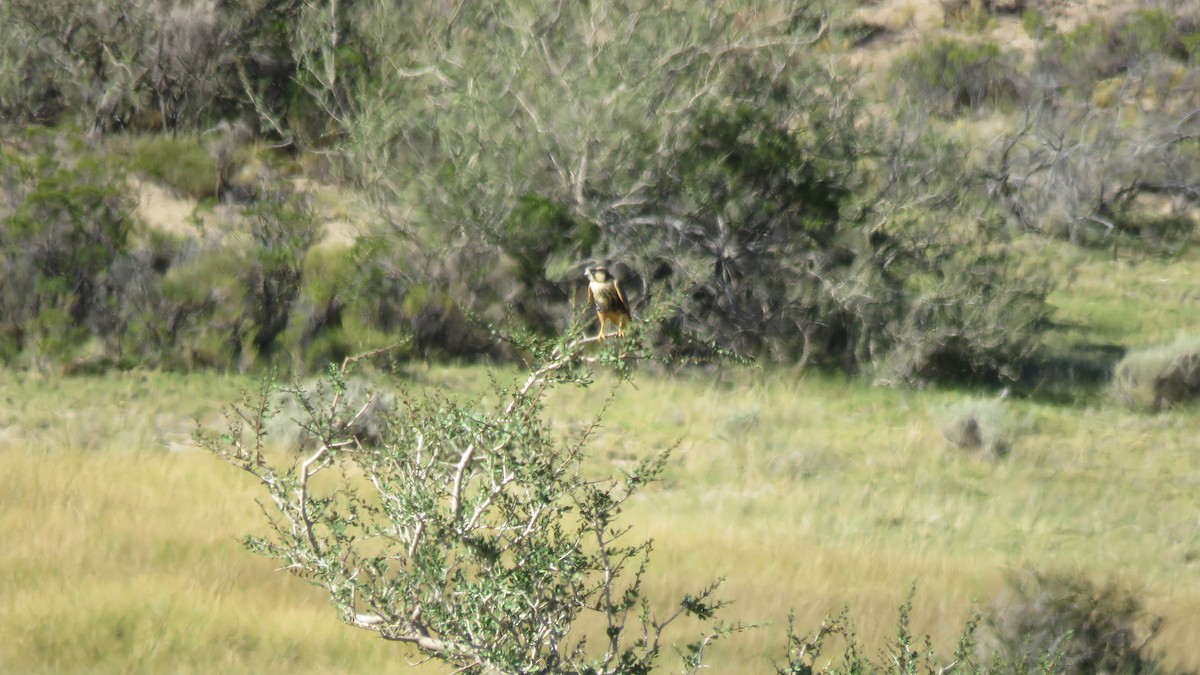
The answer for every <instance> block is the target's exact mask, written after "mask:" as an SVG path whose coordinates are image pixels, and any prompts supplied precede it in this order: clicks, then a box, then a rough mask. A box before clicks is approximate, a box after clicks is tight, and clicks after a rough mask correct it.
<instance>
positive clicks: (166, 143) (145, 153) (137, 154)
mask: <svg viewBox="0 0 1200 675" xmlns="http://www.w3.org/2000/svg"><path fill="white" fill-rule="evenodd" d="M131 154H132V157H131V163H132V166H133V168H134V169H136V170H138V171H140V172H142V173H143V174H145V175H146V176H148V177H150V178H152V179H154V180H156V181H158V182H160V183H163V184H165V185H168V186H170V187H171V188H172V189H174V190H175V191H176V192H178V193H179V194H180V195H183V196H186V197H191V198H192V199H197V200H204V199H215V198H216V197H217V190H218V187H219V185H220V174H219V172H218V169H217V164H216V162H215V161H214V160H213V158H212V156H211V155H210V154H209V151H208V150H206V149H205V148H204V146H203V145H201V144H200V142H199V140H198V139H195V138H188V137H182V136H166V135H156V136H145V137H143V138H140V139H138V140H137V141H136V142H135V143H133V144H132V147H131Z"/></svg>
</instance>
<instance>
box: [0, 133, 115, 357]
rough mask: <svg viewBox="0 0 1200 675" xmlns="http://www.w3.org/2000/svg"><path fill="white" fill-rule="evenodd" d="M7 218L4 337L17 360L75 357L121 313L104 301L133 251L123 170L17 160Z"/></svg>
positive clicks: (85, 162) (91, 161)
mask: <svg viewBox="0 0 1200 675" xmlns="http://www.w3.org/2000/svg"><path fill="white" fill-rule="evenodd" d="M6 159H7V160H8V161H6V162H4V163H3V164H0V173H4V174H5V175H4V176H3V177H0V180H2V181H3V182H5V183H10V184H11V190H10V191H6V194H5V196H7V197H8V202H9V203H8V204H5V205H4V206H5V209H4V210H3V211H0V213H5V212H6V215H4V216H3V221H2V224H3V227H2V228H0V271H2V272H3V274H4V283H2V284H0V331H2V332H3V333H4V335H5V340H4V342H5V343H6V344H7V345H8V347H7V349H6V351H8V352H9V354H10V355H13V354H15V353H16V352H19V351H23V350H26V349H30V350H32V351H31V352H30V355H31V356H34V357H36V360H38V361H39V362H41V361H42V360H44V359H47V358H48V359H50V360H51V361H57V362H61V361H64V360H67V359H70V358H72V355H73V353H74V351H75V350H76V349H77V348H79V347H81V346H82V345H83V343H84V342H85V341H86V340H87V338H88V337H89V335H90V333H89V331H88V330H87V326H88V324H89V323H104V322H105V315H106V314H108V313H110V312H111V311H112V310H113V309H114V308H113V307H112V306H111V305H109V304H108V303H106V302H105V301H104V298H105V296H106V288H108V287H109V286H111V284H112V283H113V279H112V278H111V272H112V268H113V266H114V264H115V263H116V262H117V261H118V260H120V259H122V257H123V256H124V255H125V254H126V252H127V251H128V240H129V233H130V230H131V227H132V223H133V221H132V218H131V215H130V214H131V211H132V202H131V199H130V197H129V195H127V194H126V193H125V191H124V183H123V181H122V180H121V176H122V175H123V173H122V168H121V166H120V165H119V164H117V163H114V162H112V161H111V160H110V159H109V158H105V157H101V156H92V155H84V156H83V157H81V158H79V159H77V160H76V161H75V163H74V164H73V165H68V164H63V163H60V162H59V161H58V160H57V159H55V158H54V156H52V155H50V154H43V152H41V151H39V150H36V149H35V150H34V155H33V156H32V157H23V156H20V155H16V154H13V155H10V156H8V157H7V158H6Z"/></svg>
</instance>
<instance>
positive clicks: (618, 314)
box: [583, 266, 629, 340]
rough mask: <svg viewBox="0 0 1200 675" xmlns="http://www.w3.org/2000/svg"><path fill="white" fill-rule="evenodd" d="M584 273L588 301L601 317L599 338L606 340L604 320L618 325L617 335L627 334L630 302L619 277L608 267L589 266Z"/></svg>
mask: <svg viewBox="0 0 1200 675" xmlns="http://www.w3.org/2000/svg"><path fill="white" fill-rule="evenodd" d="M583 275H584V276H585V277H587V278H588V282H589V283H588V302H590V303H592V306H594V307H595V308H596V316H598V317H599V318H600V335H599V336H598V337H597V339H599V340H604V338H605V335H604V322H605V321H607V322H609V323H611V324H613V325H614V326H616V327H617V335H619V336H622V337H623V336H624V335H625V324H626V323H627V322H628V321H629V303H627V302H625V294H624V293H622V292H621V287H620V285H618V284H617V278H616V277H614V276H613V275H611V274H609V273H608V268H607V267H602V266H601V267H589V268H587V269H586V270H585V271H584V273H583Z"/></svg>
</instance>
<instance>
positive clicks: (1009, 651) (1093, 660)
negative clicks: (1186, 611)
mask: <svg viewBox="0 0 1200 675" xmlns="http://www.w3.org/2000/svg"><path fill="white" fill-rule="evenodd" d="M983 625H984V630H983V631H982V633H983V635H982V638H981V640H980V642H979V647H980V651H981V654H982V658H981V659H980V663H981V664H986V665H987V672H993V673H1027V672H1055V673H1152V672H1163V670H1162V667H1161V666H1160V665H1159V664H1158V659H1157V657H1156V656H1155V655H1153V654H1151V653H1150V652H1149V651H1148V649H1147V648H1146V644H1147V642H1149V640H1150V639H1151V638H1152V637H1154V635H1156V634H1157V633H1158V631H1159V630H1160V629H1161V627H1162V619H1161V618H1159V617H1155V616H1151V615H1149V614H1147V613H1146V612H1145V610H1144V609H1143V608H1142V603H1141V601H1140V600H1139V599H1138V598H1137V597H1135V596H1134V595H1133V594H1132V593H1130V592H1129V591H1127V590H1125V589H1123V588H1121V587H1120V586H1118V585H1116V584H1114V583H1107V584H1104V585H1097V584H1095V583H1093V582H1092V581H1090V580H1088V579H1084V578H1081V577H1078V576H1074V575H1071V574H1065V573H1037V572H1023V573H1020V574H1015V575H1013V576H1012V577H1011V578H1010V579H1009V587H1008V589H1007V591H1006V592H1004V593H1002V594H1001V595H1000V596H999V597H997V598H996V599H995V600H994V601H993V602H992V605H991V607H990V608H989V609H988V611H986V612H985V613H984V617H983Z"/></svg>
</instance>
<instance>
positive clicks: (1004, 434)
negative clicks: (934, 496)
mask: <svg viewBox="0 0 1200 675" xmlns="http://www.w3.org/2000/svg"><path fill="white" fill-rule="evenodd" d="M940 417H941V418H942V425H941V426H942V436H944V437H945V439H946V442H947V443H949V444H950V446H951V447H953V448H955V449H958V450H961V451H963V452H964V453H967V454H970V455H972V456H975V457H978V458H980V459H988V460H996V459H1000V458H1002V457H1005V456H1006V455H1008V454H1009V452H1011V451H1012V445H1013V442H1014V441H1015V440H1016V437H1017V435H1018V433H1019V431H1020V430H1019V427H1018V425H1017V423H1016V421H1015V420H1014V419H1013V417H1012V415H1011V414H1010V413H1009V411H1008V408H1007V406H1006V405H1005V403H1004V401H1003V400H1002V399H1000V398H996V399H990V400H988V399H975V400H969V401H961V402H959V403H957V404H954V405H950V406H947V407H946V408H945V409H944V410H943V411H941V414H940Z"/></svg>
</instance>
